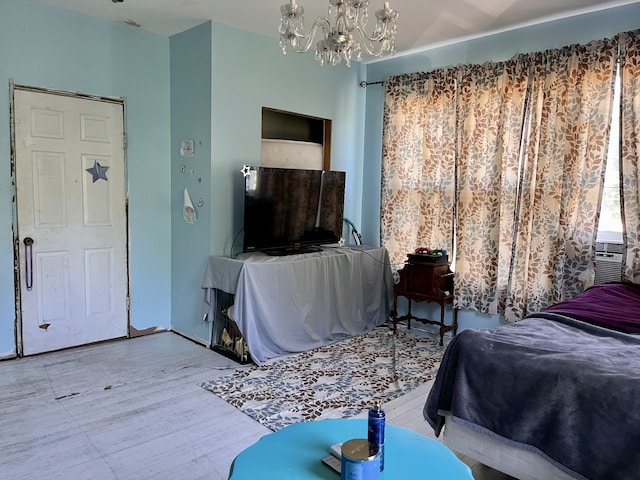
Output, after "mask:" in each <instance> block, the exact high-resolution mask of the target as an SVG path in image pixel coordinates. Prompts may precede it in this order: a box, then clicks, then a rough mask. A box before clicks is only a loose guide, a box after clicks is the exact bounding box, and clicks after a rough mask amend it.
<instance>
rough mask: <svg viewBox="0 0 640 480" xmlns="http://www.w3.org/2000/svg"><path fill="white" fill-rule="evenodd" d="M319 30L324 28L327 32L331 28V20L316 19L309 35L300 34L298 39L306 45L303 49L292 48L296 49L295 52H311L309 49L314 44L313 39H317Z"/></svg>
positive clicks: (324, 18)
mask: <svg viewBox="0 0 640 480" xmlns="http://www.w3.org/2000/svg"><path fill="white" fill-rule="evenodd" d="M319 28H324V29H327V30H329V29H330V28H331V22H329V19H328V18H327V17H318V18H316V20H315V22H313V25H312V26H311V30H309V33H307V34H306V35H305V34H304V33H298V34H297V37H298V39H301V40H303V41H304V45H303V46H302V47H292V48H294V50H295V51H296V52H298V53H305V52H307V51H309V49H310V48H311V43H312V42H313V39H314V38H315V36H316V32H317V31H318V29H319Z"/></svg>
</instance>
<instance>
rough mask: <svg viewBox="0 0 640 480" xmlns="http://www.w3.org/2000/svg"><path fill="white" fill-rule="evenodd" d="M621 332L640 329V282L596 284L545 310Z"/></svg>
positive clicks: (639, 330)
mask: <svg viewBox="0 0 640 480" xmlns="http://www.w3.org/2000/svg"><path fill="white" fill-rule="evenodd" d="M543 311H544V312H549V313H558V314H560V315H566V316H567V317H571V318H576V319H578V320H582V321H585V322H588V323H592V324H594V325H600V326H601V327H606V328H612V329H614V330H618V331H620V332H627V333H640V285H637V284H635V283H605V284H601V285H594V286H592V287H590V288H588V289H587V290H585V291H584V292H583V293H582V294H581V295H578V296H577V297H575V298H572V299H571V300H567V301H566V302H561V303H557V304H556V305H552V306H551V307H549V308H547V309H545V310H543Z"/></svg>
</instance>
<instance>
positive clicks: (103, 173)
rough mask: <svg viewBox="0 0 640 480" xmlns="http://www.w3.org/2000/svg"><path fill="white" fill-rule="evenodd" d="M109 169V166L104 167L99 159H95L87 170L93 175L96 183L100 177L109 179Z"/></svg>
mask: <svg viewBox="0 0 640 480" xmlns="http://www.w3.org/2000/svg"><path fill="white" fill-rule="evenodd" d="M107 170H109V167H103V166H102V165H100V164H99V163H98V161H97V160H94V161H93V167H91V168H87V172H89V173H90V174H91V175H92V176H93V183H96V182H97V181H98V180H100V179H103V180H108V178H107Z"/></svg>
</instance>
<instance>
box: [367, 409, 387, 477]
mask: <svg viewBox="0 0 640 480" xmlns="http://www.w3.org/2000/svg"><path fill="white" fill-rule="evenodd" d="M385 417H386V416H385V413H384V410H382V404H381V403H380V400H376V401H375V403H374V405H373V408H370V409H369V437H368V438H369V443H370V444H371V447H372V448H373V449H375V450H378V452H379V454H380V471H382V470H384V424H385Z"/></svg>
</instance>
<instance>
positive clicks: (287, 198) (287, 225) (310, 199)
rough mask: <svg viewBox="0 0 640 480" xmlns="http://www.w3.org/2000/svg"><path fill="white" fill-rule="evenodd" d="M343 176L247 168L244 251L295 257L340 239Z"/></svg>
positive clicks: (306, 171)
mask: <svg viewBox="0 0 640 480" xmlns="http://www.w3.org/2000/svg"><path fill="white" fill-rule="evenodd" d="M344 190H345V172H335V171H321V170H299V169H288V168H267V167H251V169H250V170H249V173H248V175H246V176H245V189H244V251H245V252H250V251H256V250H262V251H265V252H267V253H273V254H288V253H296V252H297V251H300V249H303V248H305V247H310V246H314V245H322V244H328V243H336V242H338V241H339V240H340V237H341V236H342V222H343V208H344Z"/></svg>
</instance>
